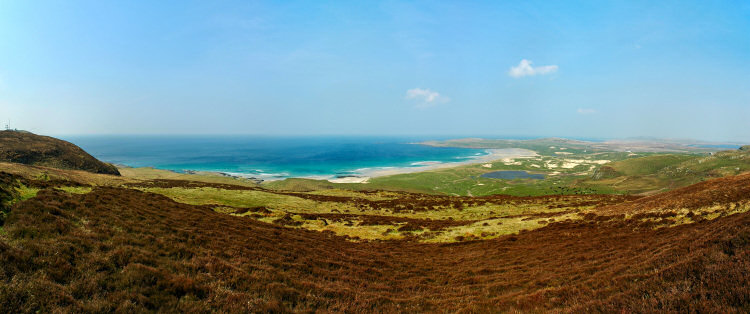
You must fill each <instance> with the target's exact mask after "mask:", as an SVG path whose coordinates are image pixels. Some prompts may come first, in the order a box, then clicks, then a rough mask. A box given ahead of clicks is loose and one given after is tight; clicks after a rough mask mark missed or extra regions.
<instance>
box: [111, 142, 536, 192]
mask: <svg viewBox="0 0 750 314" xmlns="http://www.w3.org/2000/svg"><path fill="white" fill-rule="evenodd" d="M485 151H486V152H487V154H486V155H479V156H467V157H463V158H465V159H464V160H460V161H451V162H437V161H419V162H414V163H412V166H400V167H397V166H394V167H373V168H361V169H356V170H353V171H351V174H349V175H345V176H337V175H335V174H334V175H325V176H324V175H318V176H289V177H278V176H276V175H277V174H269V175H268V176H264V175H260V176H259V175H253V174H244V173H236V172H225V171H206V170H182V171H176V170H169V169H157V168H153V167H145V168H152V169H155V170H163V171H168V172H172V173H175V174H187V175H199V176H200V175H204V176H212V175H218V176H222V177H227V178H232V179H237V180H251V181H254V182H256V183H257V184H260V183H262V182H266V181H280V180H285V179H295V178H299V179H312V180H324V181H328V182H331V183H367V182H368V181H369V180H370V179H371V178H376V177H384V176H391V175H398V174H407V173H415V172H423V171H431V170H437V169H446V168H453V167H459V166H466V165H472V164H481V163H488V162H493V161H497V160H501V159H507V158H524V157H526V158H528V157H535V156H538V154H537V153H536V152H534V151H532V150H529V149H524V148H493V149H486V150H485ZM463 158H462V159H463ZM117 167H118V168H132V167H129V166H126V165H117Z"/></svg>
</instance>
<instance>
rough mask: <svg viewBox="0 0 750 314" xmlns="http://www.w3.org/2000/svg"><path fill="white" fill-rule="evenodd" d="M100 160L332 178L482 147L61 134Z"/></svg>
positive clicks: (461, 156)
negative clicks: (74, 135) (70, 135)
mask: <svg viewBox="0 0 750 314" xmlns="http://www.w3.org/2000/svg"><path fill="white" fill-rule="evenodd" d="M63 138H64V139H65V140H68V141H70V142H72V143H74V144H76V145H79V146H81V147H82V148H83V149H84V150H86V151H87V152H89V153H90V154H92V155H93V156H94V157H96V158H99V159H100V160H103V161H106V162H110V163H115V164H121V165H126V166H130V167H154V168H158V169H166V170H173V171H178V172H183V171H190V170H193V171H216V172H223V173H227V174H232V175H238V176H246V177H254V178H260V179H265V180H268V179H283V178H288V177H316V178H333V177H340V176H351V175H358V174H360V173H361V172H362V171H363V170H367V169H373V168H375V169H377V168H391V167H418V166H420V164H425V163H445V162H456V161H465V160H467V159H470V158H475V157H477V156H481V155H485V154H487V152H486V151H485V150H482V149H465V148H446V147H430V146H424V145H415V144H409V143H414V142H419V141H424V140H428V139H433V138H406V137H258V136H77V137H63Z"/></svg>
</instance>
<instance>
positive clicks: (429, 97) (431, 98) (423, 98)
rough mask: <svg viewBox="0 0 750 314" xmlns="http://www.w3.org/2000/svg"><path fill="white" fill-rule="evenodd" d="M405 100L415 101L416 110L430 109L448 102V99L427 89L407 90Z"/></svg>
mask: <svg viewBox="0 0 750 314" xmlns="http://www.w3.org/2000/svg"><path fill="white" fill-rule="evenodd" d="M406 99H413V100H416V101H417V107H418V108H427V107H432V106H434V105H436V104H438V103H446V102H449V101H450V98H448V97H445V96H443V95H440V93H438V92H435V91H432V90H430V89H428V88H412V89H410V90H407V91H406Z"/></svg>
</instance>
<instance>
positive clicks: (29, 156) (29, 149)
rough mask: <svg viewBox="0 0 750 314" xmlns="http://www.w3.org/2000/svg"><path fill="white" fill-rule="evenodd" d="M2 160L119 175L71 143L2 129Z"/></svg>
mask: <svg viewBox="0 0 750 314" xmlns="http://www.w3.org/2000/svg"><path fill="white" fill-rule="evenodd" d="M0 161H4V162H13V163H21V164H27V165H34V166H45V167H51V168H59V169H71V170H84V171H88V172H93V173H101V174H112V175H120V172H119V171H117V168H116V167H115V166H113V165H110V164H107V163H103V162H101V161H99V160H97V159H96V158H94V157H93V156H91V155H89V154H88V153H86V152H85V151H84V150H83V149H81V148H80V147H78V146H76V145H74V144H72V143H70V142H66V141H63V140H60V139H56V138H53V137H49V136H41V135H36V134H33V133H30V132H25V131H0Z"/></svg>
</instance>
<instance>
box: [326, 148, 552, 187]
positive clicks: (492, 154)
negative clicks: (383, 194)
mask: <svg viewBox="0 0 750 314" xmlns="http://www.w3.org/2000/svg"><path fill="white" fill-rule="evenodd" d="M487 152H488V154H487V155H481V156H476V157H474V158H469V159H466V160H462V161H456V162H444V163H433V162H423V163H421V164H420V165H419V166H417V167H388V168H367V169H358V170H357V171H356V172H358V173H359V175H357V176H351V177H344V178H335V179H328V181H330V182H332V183H367V181H368V180H369V179H370V178H374V177H382V176H390V175H396V174H404V173H414V172H421V171H429V170H436V169H444V168H452V167H457V166H464V165H471V164H483V163H488V162H493V161H497V160H501V159H512V158H523V157H535V156H538V155H537V153H536V152H534V151H532V150H528V149H522V148H502V149H488V150H487Z"/></svg>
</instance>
